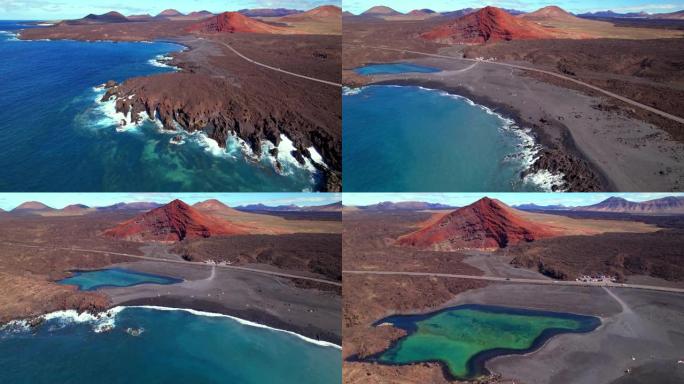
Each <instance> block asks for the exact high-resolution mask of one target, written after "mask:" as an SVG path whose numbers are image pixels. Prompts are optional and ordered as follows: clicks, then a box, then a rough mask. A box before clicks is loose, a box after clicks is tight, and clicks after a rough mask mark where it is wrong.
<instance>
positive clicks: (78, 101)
mask: <svg viewBox="0 0 684 384" xmlns="http://www.w3.org/2000/svg"><path fill="white" fill-rule="evenodd" d="M24 27H25V26H24V25H22V23H20V22H14V21H0V31H4V32H0V57H2V60H0V79H2V92H0V114H1V115H0V116H1V118H0V148H2V150H0V169H1V170H2V171H1V173H0V191H27V190H30V191H52V192H60V191H97V192H102V191H136V192H139V191H172V192H178V191H191V192H194V191H207V192H209V191H301V190H309V189H314V190H315V189H317V186H316V181H315V180H314V177H313V175H312V172H311V171H309V170H307V169H304V168H300V167H296V166H294V165H292V163H291V162H287V161H284V165H285V170H284V172H283V174H282V175H281V174H279V173H277V172H276V171H275V169H274V167H273V165H272V161H271V159H270V158H269V157H268V156H264V157H263V158H262V159H261V160H258V161H255V160H251V159H248V158H246V157H245V156H244V155H243V153H242V152H241V150H240V147H239V143H238V142H237V141H233V142H231V143H230V145H229V148H228V149H227V150H226V149H221V148H218V146H217V145H216V143H215V142H214V141H212V140H208V139H206V136H203V135H184V136H185V138H184V144H182V145H177V144H172V143H171V142H170V140H171V138H172V137H174V136H175V135H176V134H178V133H169V132H162V131H160V129H159V127H158V126H157V124H155V123H154V122H152V121H149V120H146V121H145V122H144V123H143V124H142V125H141V126H139V127H136V128H131V129H127V130H125V131H123V132H117V130H116V127H117V125H118V121H119V119H117V118H115V116H114V114H113V112H114V111H113V103H109V104H101V103H98V102H97V100H99V99H100V98H101V96H102V95H103V94H104V90H103V89H96V87H97V86H99V85H101V84H103V83H104V82H106V81H108V80H116V81H119V82H120V81H123V80H125V79H127V78H131V77H136V76H149V75H154V74H158V73H163V72H169V71H174V70H175V69H174V68H171V67H168V66H165V65H163V64H162V63H160V62H159V61H158V60H157V58H161V57H164V56H165V55H167V54H168V53H169V52H173V51H178V50H181V49H182V47H181V46H180V45H176V44H169V43H162V42H154V43H114V42H77V41H19V40H17V38H16V36H15V35H14V34H13V32H17V30H18V29H20V28H24Z"/></svg>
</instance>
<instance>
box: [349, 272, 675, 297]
mask: <svg viewBox="0 0 684 384" xmlns="http://www.w3.org/2000/svg"><path fill="white" fill-rule="evenodd" d="M342 273H346V274H350V275H385V276H423V277H447V278H456V279H470V280H488V281H498V282H503V283H517V284H546V285H569V286H575V287H603V288H605V287H611V288H634V289H647V290H652V291H662V292H674V293H684V288H671V287H659V286H657V285H641V284H620V283H585V282H580V281H564V280H540V279H522V278H514V277H496V276H472V275H458V274H452V273H434V272H403V271H355V270H350V271H342Z"/></svg>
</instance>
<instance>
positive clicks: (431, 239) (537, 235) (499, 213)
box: [397, 197, 558, 250]
mask: <svg viewBox="0 0 684 384" xmlns="http://www.w3.org/2000/svg"><path fill="white" fill-rule="evenodd" d="M557 235H558V233H557V232H556V231H555V230H552V229H550V228H548V227H546V226H544V225H541V224H538V223H535V222H532V221H529V220H527V219H525V218H524V217H522V216H521V215H520V213H519V212H518V211H516V210H515V209H512V208H510V207H509V206H507V205H506V204H504V203H502V202H500V201H498V200H495V199H490V198H487V197H485V198H482V199H480V200H478V201H476V202H475V203H473V204H470V205H468V206H466V207H463V208H460V209H457V210H455V211H453V212H450V213H448V214H446V215H443V216H441V217H439V218H438V219H436V220H431V221H430V222H428V223H427V224H426V225H425V226H424V227H423V228H421V229H419V230H418V231H416V232H413V233H409V234H407V235H404V236H401V237H400V238H399V239H398V241H397V242H398V244H400V245H405V246H413V247H418V248H430V249H440V250H455V249H498V248H504V247H506V246H508V245H515V244H518V243H520V242H530V241H534V240H538V239H541V238H545V237H553V236H557Z"/></svg>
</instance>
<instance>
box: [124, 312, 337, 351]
mask: <svg viewBox="0 0 684 384" xmlns="http://www.w3.org/2000/svg"><path fill="white" fill-rule="evenodd" d="M115 308H122V309H123V308H146V309H154V310H158V311H182V312H188V313H192V314H193V315H197V316H205V317H224V318H229V319H232V320H235V321H236V322H238V323H240V324H243V325H247V326H250V327H255V328H263V329H269V330H272V331H276V332H283V333H287V334H290V335H293V336H296V337H298V338H300V339H302V340H304V341H306V342H309V343H312V344H316V345H319V346H322V347H331V348H337V349H342V347H341V346H339V345H337V344H335V343H331V342H328V341H321V340H315V339H312V338H310V337H306V336H304V335H300V334H299V333H296V332H292V331H288V330H285V329H279V328H273V327H269V326H268V325H264V324H260V323H255V322H253V321H249V320H245V319H241V318H239V317H235V316H230V315H224V314H222V313H214V312H204V311H198V310H195V309H188V308H172V307H160V306H156V305H135V306H121V307H115Z"/></svg>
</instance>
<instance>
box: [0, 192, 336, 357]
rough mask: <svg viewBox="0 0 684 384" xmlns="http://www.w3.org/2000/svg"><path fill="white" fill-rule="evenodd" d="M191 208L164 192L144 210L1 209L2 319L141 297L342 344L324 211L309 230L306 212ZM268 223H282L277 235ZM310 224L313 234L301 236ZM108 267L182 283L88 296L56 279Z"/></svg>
mask: <svg viewBox="0 0 684 384" xmlns="http://www.w3.org/2000/svg"><path fill="white" fill-rule="evenodd" d="M219 204H220V205H219ZM197 205H198V206H199V207H192V206H190V205H187V204H185V203H184V202H182V201H180V200H174V201H172V202H170V203H168V204H166V205H163V206H161V207H158V208H152V209H151V210H148V209H146V210H142V211H141V210H140V209H127V208H126V207H125V205H123V206H121V205H120V207H119V209H116V210H112V209H110V208H111V207H105V208H90V210H89V211H88V212H87V213H82V212H80V211H79V212H72V211H73V209H72V207H67V208H65V209H61V210H54V211H55V212H64V211H66V212H64V213H63V214H60V215H49V216H43V215H42V214H41V210H38V211H30V210H28V211H27V210H18V211H15V212H5V213H2V214H1V216H0V249H1V250H2V254H3V257H2V258H0V277H1V278H0V286H1V289H2V291H3V292H4V294H3V297H2V299H1V300H0V322H3V323H4V322H7V321H9V320H13V319H25V318H26V319H34V318H35V317H36V316H39V315H41V314H44V313H47V312H51V311H55V310H61V309H77V310H78V311H92V312H98V311H101V310H104V309H106V308H109V307H111V306H115V305H128V304H130V305H140V304H146V305H161V306H170V307H180V308H191V309H197V310H204V311H209V312H218V313H225V314H230V315H234V316H238V317H241V318H244V319H248V320H253V321H257V322H260V323H264V324H268V325H271V326H275V327H278V328H284V329H288V330H292V331H295V332H298V333H301V334H303V335H306V336H309V337H313V338H318V339H323V340H328V341H332V342H335V343H339V342H340V330H339V316H340V313H339V308H340V285H341V282H340V281H341V266H340V263H341V260H340V241H341V240H340V234H339V231H340V222H339V221H338V222H337V225H336V226H335V225H333V224H332V223H329V221H330V219H329V218H326V221H325V222H320V223H321V226H320V227H319V226H318V223H319V220H318V219H317V218H316V214H315V212H312V213H310V214H308V213H306V212H301V213H300V217H299V218H298V219H296V220H286V219H282V218H278V217H274V216H271V215H262V214H256V213H240V212H238V211H235V212H238V213H237V214H238V215H244V216H246V217H247V218H248V219H249V220H248V224H247V223H245V222H242V223H237V222H232V221H231V220H230V219H228V218H226V217H225V216H223V217H222V216H218V215H215V216H212V215H210V214H209V213H207V212H208V211H215V210H216V209H217V208H221V210H222V211H224V212H225V211H228V212H232V211H234V210H233V209H232V208H230V207H227V206H225V205H224V204H223V203H221V202H219V201H216V200H208V201H205V202H201V203H198V204H197ZM26 206H29V207H34V208H40V207H39V205H38V204H35V203H32V204H28V205H24V207H26ZM133 206H134V207H137V206H142V204H133ZM212 208H213V209H212ZM43 209H44V208H43ZM199 209H203V210H204V212H200V210H199ZM70 212H71V213H70ZM260 218H261V219H263V220H260ZM289 222H292V223H294V225H293V226H292V228H288V225H287V224H288V223H289ZM276 224H277V225H278V227H279V228H283V229H286V231H284V232H283V234H276V233H275V232H274V231H273V230H272V228H273V227H274V225H276ZM316 227H319V228H318V230H317V232H319V233H311V232H314V230H313V229H312V228H316ZM299 228H301V229H302V231H301V232H300V229H299ZM263 233H271V234H269V235H264V234H263ZM111 267H118V268H124V269H126V270H131V271H134V272H143V273H151V274H156V275H161V276H169V277H173V278H176V279H180V280H182V282H180V283H176V284H171V285H148V284H143V285H135V286H129V287H120V288H115V287H112V288H102V289H98V290H97V291H94V292H85V291H79V290H77V288H76V287H75V286H70V285H61V284H57V283H56V281H58V280H61V279H63V278H66V277H68V276H70V275H71V274H72V271H75V270H80V271H87V270H95V269H106V268H111ZM226 292H231V294H230V295H226ZM200 297H201V299H199V298H200Z"/></svg>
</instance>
